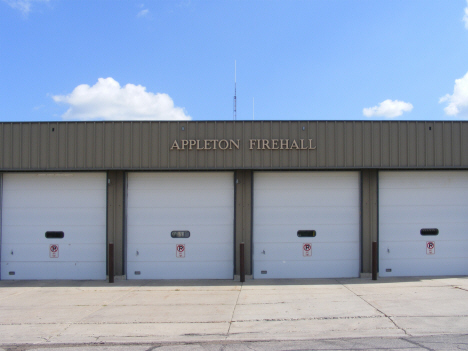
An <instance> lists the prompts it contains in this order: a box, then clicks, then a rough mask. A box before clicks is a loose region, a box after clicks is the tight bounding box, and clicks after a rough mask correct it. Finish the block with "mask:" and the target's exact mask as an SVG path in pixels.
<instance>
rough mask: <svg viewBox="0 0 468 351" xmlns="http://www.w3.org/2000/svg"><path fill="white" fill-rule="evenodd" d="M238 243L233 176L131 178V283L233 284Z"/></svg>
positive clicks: (143, 175) (142, 175)
mask: <svg viewBox="0 0 468 351" xmlns="http://www.w3.org/2000/svg"><path fill="white" fill-rule="evenodd" d="M184 236H188V237H184ZM233 240H234V176H233V173H230V172H229V173H226V172H223V173H220V172H218V173H216V172H203V173H201V172H199V173H183V172H179V173H130V174H129V175H128V205H127V278H128V279H205V278H206V279H232V278H233V274H234V273H233V270H234V252H233V250H234V241H233Z"/></svg>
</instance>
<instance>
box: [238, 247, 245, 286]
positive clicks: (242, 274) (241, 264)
mask: <svg viewBox="0 0 468 351" xmlns="http://www.w3.org/2000/svg"><path fill="white" fill-rule="evenodd" d="M239 246H240V250H239V253H240V281H241V283H244V282H245V265H244V243H240V245H239Z"/></svg>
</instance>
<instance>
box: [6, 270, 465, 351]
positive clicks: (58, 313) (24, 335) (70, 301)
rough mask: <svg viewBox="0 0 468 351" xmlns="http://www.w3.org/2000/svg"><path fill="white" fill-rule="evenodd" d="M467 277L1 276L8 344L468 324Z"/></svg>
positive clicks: (320, 334)
mask: <svg viewBox="0 0 468 351" xmlns="http://www.w3.org/2000/svg"><path fill="white" fill-rule="evenodd" d="M467 331H468V277H444V278H437V277H430V278H380V279H379V280H378V281H372V280H370V279H369V278H356V279H300V280H248V281H247V282H246V283H240V282H236V281H227V280H223V281H200V280H196V281H116V283H114V284H109V283H106V282H93V281H17V282H15V281H0V335H1V340H0V345H9V344H29V343H31V344H62V343H77V344H81V343H96V342H98V343H99V342H103V343H151V342H174V341H178V342H199V341H201V342H203V341H246V340H250V341H259V340H305V339H330V338H355V337H401V336H423V335H437V334H441V335H442V334H465V333H466V332H467Z"/></svg>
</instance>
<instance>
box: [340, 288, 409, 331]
mask: <svg viewBox="0 0 468 351" xmlns="http://www.w3.org/2000/svg"><path fill="white" fill-rule="evenodd" d="M343 286H344V287H345V288H346V289H348V290H349V291H350V292H351V293H353V294H354V295H356V296H357V297H359V298H360V299H361V300H362V301H364V302H365V303H367V304H368V305H369V306H371V307H372V308H374V309H375V310H376V311H377V312H379V313H381V314H382V315H383V316H385V317H386V318H388V320H389V321H391V322H392V323H393V325H394V326H395V327H396V328H397V329H399V330H401V331H403V332H404V333H405V335H410V334H409V333H408V332H407V331H406V330H405V329H404V328H401V327H400V326H399V325H398V324H397V323H396V322H395V321H394V320H393V318H392V317H391V316H389V315H387V314H386V313H385V312H383V311H381V310H380V309H378V308H377V307H375V306H374V305H373V304H371V303H370V302H369V301H367V300H366V299H364V298H363V297H362V296H361V295H358V294H356V293H355V292H354V291H353V290H351V289H350V288H349V287H348V286H347V285H345V284H343Z"/></svg>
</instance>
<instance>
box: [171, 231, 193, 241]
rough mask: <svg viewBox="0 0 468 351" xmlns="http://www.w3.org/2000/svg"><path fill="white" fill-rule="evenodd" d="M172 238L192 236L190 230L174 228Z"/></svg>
mask: <svg viewBox="0 0 468 351" xmlns="http://www.w3.org/2000/svg"><path fill="white" fill-rule="evenodd" d="M171 238H176V239H180V238H190V232H189V231H188V230H174V231H172V232H171Z"/></svg>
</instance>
